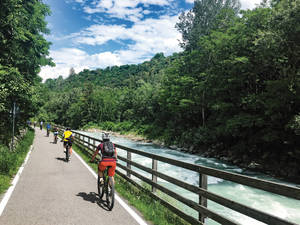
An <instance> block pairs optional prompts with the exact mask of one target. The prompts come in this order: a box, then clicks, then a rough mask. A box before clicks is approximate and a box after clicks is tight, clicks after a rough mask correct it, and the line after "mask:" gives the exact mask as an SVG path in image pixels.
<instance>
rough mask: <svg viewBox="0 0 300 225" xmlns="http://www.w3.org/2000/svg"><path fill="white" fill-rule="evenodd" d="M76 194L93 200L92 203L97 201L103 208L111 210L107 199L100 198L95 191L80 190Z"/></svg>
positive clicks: (87, 199) (89, 200)
mask: <svg viewBox="0 0 300 225" xmlns="http://www.w3.org/2000/svg"><path fill="white" fill-rule="evenodd" d="M76 196H80V197H82V198H83V200H85V201H88V202H91V203H97V205H99V206H100V207H101V208H102V209H104V210H106V211H110V210H109V209H108V208H107V204H106V201H104V200H103V199H100V198H99V196H98V194H96V193H95V192H90V193H89V194H87V193H85V192H79V193H78V194H77V195H76Z"/></svg>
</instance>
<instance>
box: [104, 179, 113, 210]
mask: <svg viewBox="0 0 300 225" xmlns="http://www.w3.org/2000/svg"><path fill="white" fill-rule="evenodd" d="M110 184H111V185H110ZM106 185H107V186H106V187H107V188H106V203H107V208H108V209H109V210H112V208H113V207H114V203H115V184H114V183H113V180H112V178H111V177H109V182H107V184H106Z"/></svg>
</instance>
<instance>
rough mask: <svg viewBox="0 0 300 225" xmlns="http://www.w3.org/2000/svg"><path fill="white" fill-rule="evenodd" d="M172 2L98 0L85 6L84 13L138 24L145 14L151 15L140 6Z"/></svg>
mask: <svg viewBox="0 0 300 225" xmlns="http://www.w3.org/2000/svg"><path fill="white" fill-rule="evenodd" d="M171 1H172V0H122V1H121V0H100V1H99V0H98V1H94V2H93V3H92V4H91V5H89V6H85V7H84V12H85V13H88V14H94V13H107V15H108V16H109V17H115V18H119V19H125V20H129V21H132V22H136V21H138V20H139V19H141V18H143V15H144V14H148V13H149V11H148V10H145V11H143V9H142V8H141V7H137V6H138V5H139V4H143V5H144V6H149V5H158V6H166V5H169V4H170V2H171ZM144 12H145V13H144Z"/></svg>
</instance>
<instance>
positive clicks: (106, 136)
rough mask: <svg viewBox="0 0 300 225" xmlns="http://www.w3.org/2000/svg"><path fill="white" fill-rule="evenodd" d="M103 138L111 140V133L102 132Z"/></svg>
mask: <svg viewBox="0 0 300 225" xmlns="http://www.w3.org/2000/svg"><path fill="white" fill-rule="evenodd" d="M102 140H103V141H104V140H105V141H109V133H102Z"/></svg>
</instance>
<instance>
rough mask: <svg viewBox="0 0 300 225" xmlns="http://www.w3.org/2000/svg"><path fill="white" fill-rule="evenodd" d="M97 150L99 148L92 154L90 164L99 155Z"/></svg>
mask: <svg viewBox="0 0 300 225" xmlns="http://www.w3.org/2000/svg"><path fill="white" fill-rule="evenodd" d="M99 150H100V147H99V146H98V147H97V149H96V151H95V152H94V154H93V156H92V159H91V161H92V162H93V161H94V160H95V158H96V155H97V154H98V153H99Z"/></svg>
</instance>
